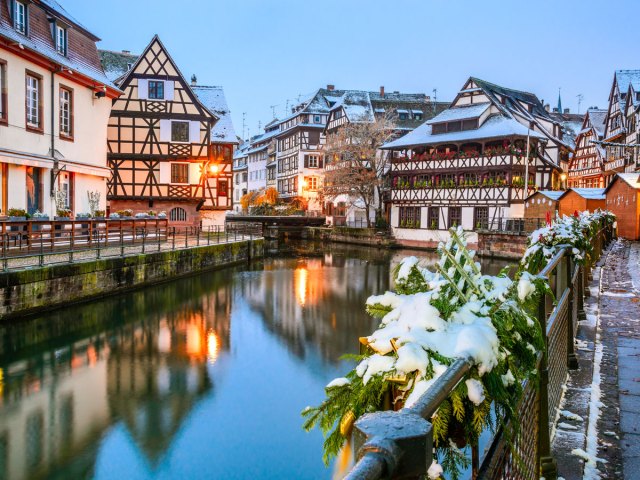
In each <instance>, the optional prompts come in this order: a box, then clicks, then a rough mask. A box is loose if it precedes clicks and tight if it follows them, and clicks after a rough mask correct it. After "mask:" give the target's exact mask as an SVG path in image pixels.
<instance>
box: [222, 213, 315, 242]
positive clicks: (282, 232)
mask: <svg viewBox="0 0 640 480" xmlns="http://www.w3.org/2000/svg"><path fill="white" fill-rule="evenodd" d="M325 223H326V217H307V216H303V215H229V216H227V217H226V225H227V229H229V230H231V231H233V230H243V229H246V228H253V229H255V228H256V227H258V226H259V227H260V228H261V232H260V234H261V235H262V236H264V238H271V239H278V238H283V237H301V236H302V232H303V231H304V229H305V228H306V227H321V226H323V225H324V224H325Z"/></svg>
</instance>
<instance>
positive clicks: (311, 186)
mask: <svg viewBox="0 0 640 480" xmlns="http://www.w3.org/2000/svg"><path fill="white" fill-rule="evenodd" d="M304 180H305V182H307V190H317V189H318V177H306V178H305V179H304Z"/></svg>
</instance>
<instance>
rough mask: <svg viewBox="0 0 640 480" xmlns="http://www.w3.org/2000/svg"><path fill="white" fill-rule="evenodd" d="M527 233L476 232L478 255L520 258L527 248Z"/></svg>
mask: <svg viewBox="0 0 640 480" xmlns="http://www.w3.org/2000/svg"><path fill="white" fill-rule="evenodd" d="M528 238H529V235H528V234H521V235H520V234H510V233H484V232H481V233H479V234H478V255H481V256H483V257H495V258H509V259H521V258H522V255H523V254H524V251H525V250H526V248H527V239H528Z"/></svg>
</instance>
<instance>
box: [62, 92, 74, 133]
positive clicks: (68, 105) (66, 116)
mask: <svg viewBox="0 0 640 480" xmlns="http://www.w3.org/2000/svg"><path fill="white" fill-rule="evenodd" d="M60 136H61V137H67V138H73V92H72V91H71V90H69V89H68V88H65V87H60Z"/></svg>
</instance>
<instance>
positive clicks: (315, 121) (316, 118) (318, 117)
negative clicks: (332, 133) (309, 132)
mask: <svg viewBox="0 0 640 480" xmlns="http://www.w3.org/2000/svg"><path fill="white" fill-rule="evenodd" d="M320 118H321V117H320V115H314V116H313V123H322V120H321V119H320Z"/></svg>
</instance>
